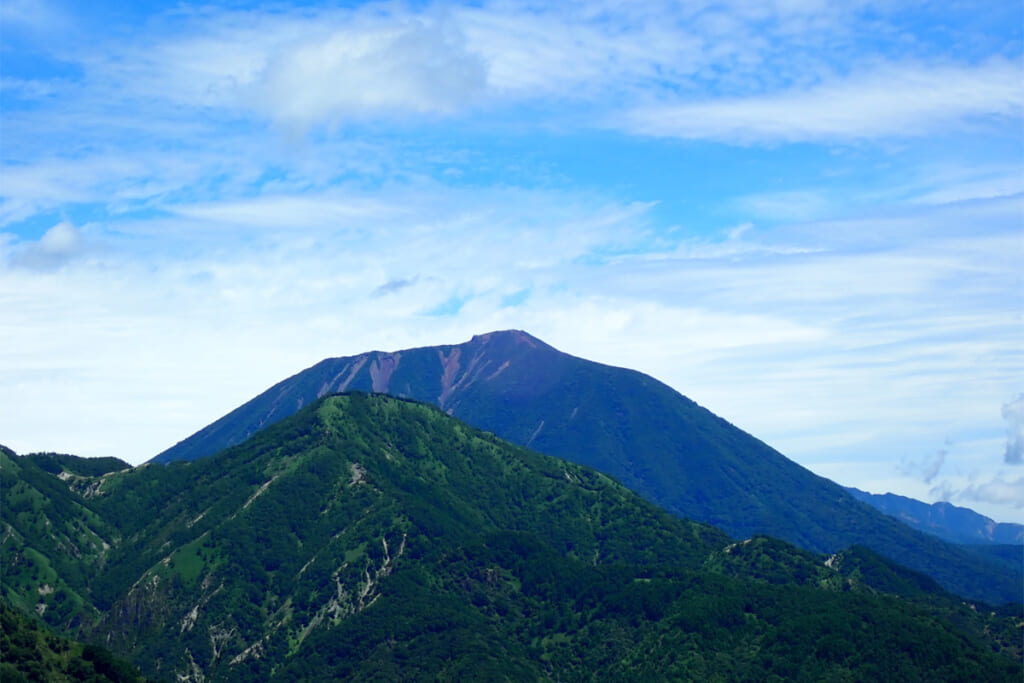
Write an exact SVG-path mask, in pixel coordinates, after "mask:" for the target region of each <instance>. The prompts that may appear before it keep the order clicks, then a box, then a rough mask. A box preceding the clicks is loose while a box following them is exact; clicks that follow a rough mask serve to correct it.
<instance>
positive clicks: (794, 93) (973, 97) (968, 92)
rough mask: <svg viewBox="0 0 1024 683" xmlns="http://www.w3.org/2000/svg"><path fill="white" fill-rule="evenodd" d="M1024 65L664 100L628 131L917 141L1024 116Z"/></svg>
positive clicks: (891, 71) (891, 73)
mask: <svg viewBox="0 0 1024 683" xmlns="http://www.w3.org/2000/svg"><path fill="white" fill-rule="evenodd" d="M1022 79H1024V64H1022V63H1021V62H1016V61H1008V60H1004V59H995V60H991V61H989V62H987V63H984V64H981V65H978V66H964V65H939V66H925V65H920V64H900V63H890V64H887V65H879V66H875V67H874V68H873V69H872V70H871V71H870V72H868V73H865V74H862V75H853V76H848V77H834V78H828V79H827V80H824V81H823V82H821V83H818V84H816V85H814V86H812V87H809V88H798V89H788V90H784V91H781V92H775V93H770V94H759V95H751V96H747V97H729V98H721V99H704V100H701V99H699V98H695V99H694V100H692V101H683V102H678V103H661V104H653V105H648V106H641V107H637V108H635V109H633V110H630V111H628V112H627V113H626V114H625V115H624V116H623V118H622V119H621V124H622V125H623V126H624V127H625V128H626V129H628V130H630V131H633V132H636V133H640V134H645V135H654V136H660V137H678V138H687V139H711V140H721V141H725V142H734V143H740V144H749V143H757V142H768V143H779V142H806V141H815V142H817V141H829V140H837V141H848V140H861V139H872V138H885V137H891V136H898V137H918V136H926V135H931V134H934V133H937V132H943V131H944V130H947V129H949V128H963V127H969V126H972V125H980V124H983V123H985V122H986V121H987V120H988V119H992V118H998V119H1010V120H1017V121H1020V120H1021V119H1022V118H1024V89H1021V87H1020V85H1019V84H1020V82H1021V80H1022Z"/></svg>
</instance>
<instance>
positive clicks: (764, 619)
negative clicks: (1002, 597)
mask: <svg viewBox="0 0 1024 683" xmlns="http://www.w3.org/2000/svg"><path fill="white" fill-rule="evenodd" d="M79 461H80V459H75V458H70V457H68V456H54V455H47V456H17V455H15V454H13V453H11V452H10V451H4V452H2V453H0V473H2V484H3V497H2V503H3V517H2V519H3V525H4V527H3V532H4V540H3V546H2V553H3V556H2V559H3V563H4V566H5V567H10V568H11V570H10V571H9V572H5V577H4V582H3V599H4V600H6V601H7V602H8V603H10V604H11V605H13V606H14V607H15V608H17V609H19V610H20V614H23V615H33V616H31V617H29V616H25V617H24V618H26V619H39V620H42V621H45V622H46V623H47V624H49V625H51V626H52V627H53V628H55V629H58V630H59V631H60V632H61V633H63V634H65V635H67V636H73V637H75V638H78V639H80V640H81V641H83V642H87V643H97V644H103V645H104V646H105V647H106V648H109V649H110V650H111V651H113V652H114V653H115V654H116V655H117V656H119V657H124V658H126V659H128V660H129V661H131V662H133V663H134V664H136V665H137V666H139V667H140V669H141V670H142V672H143V673H145V674H146V675H148V676H152V677H155V678H164V679H169V680H170V679H174V680H182V681H199V680H205V681H250V680H278V681H295V680H325V679H333V678H344V679H351V680H461V679H467V678H475V679H483V680H494V679H500V680H566V681H572V680H579V681H583V680H751V681H754V680H757V681H763V680H808V681H811V680H814V681H820V680H837V681H843V680H849V681H854V680H870V679H876V680H877V679H888V680H906V681H914V680H972V681H974V680H981V681H985V680H991V681H1011V680H1020V678H1021V675H1022V673H1024V670H1022V667H1021V648H1020V635H1019V634H1020V628H1021V624H1022V623H1024V615H1022V614H1021V610H1020V607H1019V606H1016V607H1003V608H996V607H990V606H986V605H984V604H981V603H966V602H965V601H963V600H962V599H960V598H957V597H955V596H953V595H951V594H949V593H947V592H946V591H944V590H943V589H942V588H941V587H940V586H939V585H938V584H937V583H936V582H935V581H933V580H932V579H930V578H928V577H927V576H924V575H922V574H919V573H916V572H913V571H910V570H907V569H904V568H902V567H899V566H897V565H895V564H893V563H892V562H891V561H890V560H888V559H886V558H884V557H882V556H881V555H878V554H877V553H875V552H873V551H871V550H869V549H867V548H863V547H851V548H849V549H846V550H844V551H841V552H838V553H832V554H818V553H814V552H811V551H807V550H802V549H799V548H796V547H795V546H792V545H790V544H788V543H786V542H783V541H779V540H775V539H772V538H768V537H763V536H755V537H752V538H749V539H743V540H737V539H731V538H729V537H728V536H726V535H725V534H724V533H723V532H721V531H719V530H717V529H715V528H714V527H711V526H708V525H705V524H701V523H697V522H692V521H688V520H684V519H680V518H678V517H675V516H673V515H671V514H669V513H667V512H665V511H664V510H662V509H660V508H658V507H656V506H654V505H653V504H651V503H648V502H647V501H645V500H643V499H642V498H640V497H639V496H637V495H636V494H634V493H632V492H630V491H629V490H627V489H625V488H624V487H622V486H621V485H619V484H618V483H616V482H615V481H613V480H612V479H610V478H609V477H607V476H605V475H602V474H600V473H598V472H595V471H593V470H591V469H588V468H586V467H583V466H580V465H576V464H572V463H569V462H566V461H563V460H559V459H556V458H552V457H548V456H543V455H540V454H537V453H535V452H532V451H529V450H527V449H524V448H522V447H518V446H513V445H510V444H508V443H506V442H504V441H502V440H500V439H498V438H497V437H495V436H494V435H493V434H490V433H487V432H483V431H480V430H477V429H474V428H472V427H469V426H468V425H466V424H464V423H462V422H459V421H458V420H456V419H454V418H452V417H450V416H448V415H445V414H444V413H443V412H442V411H440V410H438V409H437V408H435V407H432V406H428V405H425V404H421V403H417V402H414V401H410V400H403V399H396V398H392V397H388V396H382V395H367V394H361V393H353V394H346V395H341V396H332V397H328V398H325V399H323V400H321V401H318V402H317V403H315V404H314V405H312V406H308V407H307V408H306V409H304V410H302V411H300V412H299V413H298V414H296V415H295V416H293V417H290V418H288V419H285V420H282V421H280V422H278V423H277V424H275V425H274V426H272V427H270V428H268V429H266V430H263V431H261V432H259V433H258V434H256V435H255V436H254V437H252V438H251V439H249V440H248V441H246V442H244V443H243V444H240V445H238V446H235V447H233V448H230V449H228V450H226V451H224V452H222V453H220V454H218V455H217V456H215V457H211V458H204V459H200V460H196V461H193V462H175V463H171V464H169V465H166V466H164V465H149V466H143V467H139V468H134V469H131V468H125V467H124V466H123V463H119V462H117V461H114V462H108V463H105V464H102V465H101V464H95V465H94V464H90V465H89V466H90V467H96V469H95V470H87V469H86V468H85V467H84V465H83V463H81V462H79ZM58 595H60V597H58ZM83 652H84V650H83Z"/></svg>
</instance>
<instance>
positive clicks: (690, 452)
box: [153, 331, 1024, 604]
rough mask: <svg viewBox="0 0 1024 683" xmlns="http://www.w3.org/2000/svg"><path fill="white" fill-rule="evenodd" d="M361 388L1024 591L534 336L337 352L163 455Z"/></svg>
mask: <svg viewBox="0 0 1024 683" xmlns="http://www.w3.org/2000/svg"><path fill="white" fill-rule="evenodd" d="M350 390H361V391H367V392H383V393H389V394H392V395H395V396H399V397H408V398H413V399H416V400H419V401H424V402H429V403H433V404H435V405H437V406H438V407H440V408H441V409H442V410H443V411H445V412H446V413H448V414H450V415H454V416H456V417H458V418H460V419H462V420H464V421H466V422H467V423H469V424H471V425H474V426H476V427H479V428H482V429H486V430H489V431H492V432H494V433H495V434H496V435H498V436H499V437H501V438H503V439H506V440H508V441H511V442H513V443H517V444H520V445H524V446H527V447H529V448H531V449H534V450H537V451H539V452H542V453H546V454H548V455H554V456H557V457H560V458H565V459H566V460H569V461H572V462H576V463H580V464H583V465H586V466H589V467H593V468H595V469H597V470H599V471H601V472H604V473H606V474H608V475H610V476H612V477H615V478H616V479H617V480H618V481H620V482H622V483H623V484H624V485H626V486H627V487H628V488H630V489H632V490H633V491H636V492H637V493H639V494H640V495H642V496H643V497H644V498H646V499H647V500H650V501H652V502H654V503H656V504H657V505H660V506H662V507H664V508H665V509H667V510H669V511H670V512H672V513H674V514H676V515H679V516H681V517H686V518H691V519H695V520H699V521H702V522H706V523H709V524H712V525H714V526H716V527H718V528H720V529H723V530H724V531H726V532H727V533H728V534H730V535H731V536H733V537H736V538H748V537H751V536H753V535H756V534H764V535H768V536H773V537H776V538H780V539H783V540H786V541H788V542H791V543H794V544H796V545H797V546H799V547H802V548H805V549H808V550H811V551H814V552H837V551H839V550H842V549H844V548H849V547H851V546H854V545H864V546H867V547H869V548H872V549H873V550H875V551H877V552H879V553H881V554H882V555H884V556H886V557H889V558H891V559H894V560H897V561H899V562H900V563H901V564H904V565H906V566H908V567H910V568H912V569H915V570H918V571H922V572H925V573H927V574H928V575H930V576H932V577H934V578H935V579H937V580H938V581H939V582H940V583H941V584H942V585H943V586H945V587H946V588H947V589H949V590H951V591H953V592H955V593H957V594H960V595H963V596H966V597H970V598H973V599H979V600H984V601H987V602H990V603H996V604H998V603H1002V602H1007V601H1013V602H1021V601H1022V600H1024V586H1022V583H1024V579H1022V570H1021V562H1020V558H1018V557H1017V555H1016V554H1015V551H1013V550H1008V551H1005V552H991V553H979V552H976V551H975V550H973V549H969V548H964V547H960V546H957V545H954V544H950V543H946V542H943V541H941V540H939V539H937V538H935V537H934V536H931V535H929V534H925V533H922V532H920V531H917V530H914V529H911V528H909V527H908V526H907V525H905V524H903V523H901V522H899V521H897V520H896V519H894V518H892V517H890V516H888V515H886V514H883V513H881V512H879V511H878V510H876V509H874V508H873V507H872V506H870V505H867V504H865V503H862V502H861V501H859V500H857V499H856V498H855V497H854V496H852V495H851V494H850V493H849V492H847V491H846V490H844V489H843V488H842V487H841V486H839V485H837V484H835V483H834V482H831V481H829V480H827V479H824V478H822V477H819V476H817V475H815V474H813V473H812V472H810V471H808V470H807V469H805V468H803V467H801V466H799V465H797V464H796V463H794V462H792V461H791V460H789V459H787V458H786V457H784V456H783V455H782V454H781V453H779V452H777V451H776V450H774V449H772V448H771V447H769V446H768V445H766V444H764V443H763V442H761V441H759V440H758V439H756V438H754V437H753V436H751V435H749V434H747V433H746V432H743V431H742V430H740V429H738V428H736V427H735V426H733V425H731V424H729V423H728V422H726V421H725V420H723V419H721V418H719V417H717V416H715V415H714V414H712V413H711V412H710V411H708V410H706V409H704V408H702V407H700V406H699V405H697V404H696V403H694V402H693V401H691V400H690V399H688V398H686V397H685V396H682V395H681V394H679V393H678V392H676V391H675V390H673V389H672V388H670V387H668V386H667V385H665V384H663V383H661V382H659V381H657V380H655V379H653V378H652V377H649V376H647V375H644V374H642V373H639V372H636V371H632V370H626V369H622V368H616V367H611V366H607V365H602V364H599V363H594V362H591V361H587V360H584V359H581V358H577V357H574V356H570V355H568V354H565V353H562V352H560V351H557V350H556V349H554V348H552V347H551V346H549V345H547V344H545V343H544V342H542V341H540V340H539V339H536V338H535V337H532V336H530V335H529V334H526V333H525V332H521V331H503V332H493V333H490V334H485V335H479V336H476V337H473V339H471V340H470V341H469V342H466V343H464V344H458V345H446V346H437V347H424V348H418V349H409V350H405V351H397V352H392V353H387V352H380V351H374V352H370V353H364V354H360V355H358V356H351V357H345V358H332V359H327V360H324V361H322V362H320V363H318V364H316V365H314V366H313V367H311V368H308V369H307V370H304V371H302V372H300V373H298V374H296V375H294V376H292V377H290V378H288V379H286V380H284V381H282V382H280V383H278V384H276V385H275V386H273V387H271V388H270V389H268V390H267V391H265V392H263V393H262V394H260V395H259V396H257V397H256V398H254V399H252V400H251V401H249V402H247V403H245V404H244V405H242V406H241V407H239V408H238V409H236V410H234V411H232V412H230V413H228V414H227V415H225V416H224V417H222V418H221V419H219V420H217V421H216V422H214V423H213V424H211V425H209V426H208V427H206V428H204V429H202V430H200V431H199V432H197V433H196V434H194V435H192V436H191V437H189V438H187V439H185V440H184V441H182V442H180V443H178V444H177V445H175V446H174V447H172V448H169V449H167V450H166V451H164V452H163V453H161V454H159V455H158V456H156V457H155V458H154V459H153V462H156V463H170V462H174V461H178V460H194V459H196V458H202V457H205V456H209V455H212V454H214V453H216V452H218V451H220V450H221V449H223V448H226V447H228V446H232V445H236V444H240V443H242V442H244V441H245V440H246V439H248V438H249V437H250V436H252V435H254V434H256V433H257V432H259V431H260V430H262V429H265V428H266V427H268V426H269V425H272V424H274V423H275V422H277V421H278V420H281V419H283V418H285V417H288V416H290V415H293V414H295V413H296V412H297V411H298V410H300V409H301V408H302V407H304V406H307V405H309V404H311V403H313V402H314V401H316V400H317V399H318V398H319V397H322V396H324V395H327V394H330V393H335V392H342V391H350Z"/></svg>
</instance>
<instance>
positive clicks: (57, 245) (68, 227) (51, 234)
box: [11, 221, 85, 270]
mask: <svg viewBox="0 0 1024 683" xmlns="http://www.w3.org/2000/svg"><path fill="white" fill-rule="evenodd" d="M84 248H85V240H84V238H83V237H82V233H81V231H80V230H79V229H78V228H76V227H75V226H74V225H72V224H71V223H69V222H67V221H61V222H60V223H58V224H57V225H55V226H53V227H52V228H50V229H49V230H47V231H46V232H45V233H43V236H42V237H40V238H39V240H38V241H35V242H29V243H27V244H17V245H15V246H14V248H13V249H12V259H11V260H12V262H13V264H14V265H17V266H22V267H25V268H32V269H36V270H48V269H52V268H57V267H59V266H61V265H63V264H64V263H66V262H68V261H69V260H71V259H72V258H74V257H75V256H77V255H79V254H80V253H81V252H82V251H83V249H84Z"/></svg>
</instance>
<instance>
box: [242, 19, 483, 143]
mask: <svg viewBox="0 0 1024 683" xmlns="http://www.w3.org/2000/svg"><path fill="white" fill-rule="evenodd" d="M485 79H486V70H485V65H484V63H483V61H482V59H481V58H480V57H479V56H477V55H475V54H472V53H470V52H469V51H467V49H466V47H465V44H464V40H463V39H462V37H461V35H460V34H459V32H458V30H457V28H456V27H454V26H453V25H451V24H450V23H449V22H445V21H437V20H435V21H426V20H424V19H422V18H418V19H409V18H406V19H400V20H395V19H390V20H388V21H379V20H378V21H367V20H361V21H355V22H353V24H352V25H348V26H345V27H344V28H341V29H339V30H335V31H332V32H331V33H330V34H329V35H326V36H323V37H314V38H312V39H304V40H303V41H301V42H299V43H297V44H292V45H288V46H283V47H281V48H279V49H277V50H276V51H274V52H273V53H271V54H270V55H268V56H267V58H266V64H265V66H264V68H263V69H262V70H261V71H260V73H258V74H257V75H256V76H255V78H254V80H253V82H252V83H251V84H250V85H249V86H248V88H247V89H246V92H245V96H247V97H248V98H251V101H253V102H254V103H255V105H256V106H257V108H259V109H260V110H261V111H264V112H266V113H268V114H269V115H270V116H271V117H272V118H273V119H274V120H276V121H280V122H283V123H287V124H293V125H297V126H300V127H307V126H310V125H312V124H318V123H325V122H326V123H335V122H338V121H344V120H345V119H346V118H351V117H355V118H362V117H365V116H369V115H373V116H376V117H381V116H383V117H390V116H393V115H396V114H397V115H401V114H403V113H406V112H412V113H419V114H448V113H451V112H453V111H455V110H457V109H461V108H462V107H464V106H465V105H467V104H468V103H470V102H472V101H473V100H474V99H475V98H477V97H478V96H479V94H480V93H481V91H482V90H483V87H484V83H485Z"/></svg>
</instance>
